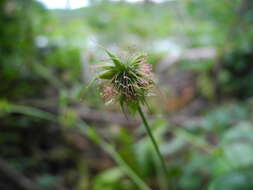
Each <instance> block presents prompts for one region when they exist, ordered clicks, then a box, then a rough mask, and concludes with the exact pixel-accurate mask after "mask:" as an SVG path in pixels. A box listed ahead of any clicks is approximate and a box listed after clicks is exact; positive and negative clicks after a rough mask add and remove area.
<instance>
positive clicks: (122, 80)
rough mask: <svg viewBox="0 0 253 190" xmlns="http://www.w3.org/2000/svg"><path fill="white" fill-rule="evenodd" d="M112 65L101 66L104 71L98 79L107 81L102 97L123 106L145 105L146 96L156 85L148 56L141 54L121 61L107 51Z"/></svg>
mask: <svg viewBox="0 0 253 190" xmlns="http://www.w3.org/2000/svg"><path fill="white" fill-rule="evenodd" d="M106 52H107V54H108V56H109V57H110V59H111V61H112V62H111V63H107V64H103V65H101V68H103V71H102V72H101V73H99V75H98V77H96V79H101V80H106V83H104V84H103V88H102V96H103V97H104V98H105V99H106V100H107V101H111V100H118V101H119V102H120V104H121V106H124V105H125V104H126V105H138V104H139V103H142V104H143V103H145V99H146V96H148V95H149V92H150V90H151V89H152V87H153V85H154V81H153V79H152V77H153V75H152V72H151V71H152V67H151V65H150V64H148V63H147V56H146V55H143V54H139V55H136V56H130V57H129V58H128V59H119V58H118V57H116V56H115V55H113V54H111V53H110V52H108V51H106Z"/></svg>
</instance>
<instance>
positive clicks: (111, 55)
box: [105, 50, 123, 68]
mask: <svg viewBox="0 0 253 190" xmlns="http://www.w3.org/2000/svg"><path fill="white" fill-rule="evenodd" d="M105 52H106V53H107V55H108V56H109V57H110V58H111V60H112V61H113V63H114V65H115V66H116V67H118V68H122V66H123V64H122V63H121V61H120V60H119V59H118V58H117V57H116V56H115V55H113V54H112V53H110V52H109V51H107V50H105Z"/></svg>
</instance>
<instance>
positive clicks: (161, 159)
mask: <svg viewBox="0 0 253 190" xmlns="http://www.w3.org/2000/svg"><path fill="white" fill-rule="evenodd" d="M138 112H139V114H140V116H141V119H142V121H143V124H144V126H145V129H146V131H147V133H148V136H149V138H150V140H151V142H152V144H153V146H154V149H155V152H156V154H157V156H158V157H159V160H160V162H161V167H162V169H163V171H164V178H165V179H166V177H167V174H168V169H167V166H166V163H165V160H164V158H163V156H162V154H161V152H160V150H159V147H158V144H157V142H156V140H155V138H154V136H153V133H152V131H151V129H150V126H149V124H148V122H147V119H146V117H145V115H144V113H143V111H142V109H141V106H140V105H139V106H138Z"/></svg>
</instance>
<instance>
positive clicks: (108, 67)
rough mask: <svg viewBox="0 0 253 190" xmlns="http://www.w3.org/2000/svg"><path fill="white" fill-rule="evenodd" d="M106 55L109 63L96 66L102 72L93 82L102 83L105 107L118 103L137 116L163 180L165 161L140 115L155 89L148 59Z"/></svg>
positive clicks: (145, 121) (165, 172) (142, 56)
mask: <svg viewBox="0 0 253 190" xmlns="http://www.w3.org/2000/svg"><path fill="white" fill-rule="evenodd" d="M105 51H106V53H107V54H108V56H109V57H110V61H111V62H110V63H104V64H101V65H99V66H98V67H99V68H102V69H103V71H101V73H99V74H98V76H97V77H96V78H94V80H101V89H102V92H101V94H102V96H103V98H104V99H105V100H106V102H107V103H111V102H118V103H119V104H120V106H121V108H122V110H123V112H125V110H126V109H127V110H130V111H131V112H132V113H137V112H138V113H139V115H140V117H141V119H142V121H143V124H144V126H145V129H146V131H147V133H148V135H149V138H150V140H151V142H152V144H153V146H154V149H155V152H156V154H157V156H158V157H159V160H160V162H161V167H162V168H163V171H164V172H163V173H164V176H165V177H166V176H167V168H166V164H165V160H164V159H163V157H162V155H161V152H160V150H159V147H158V144H157V142H156V140H155V138H154V136H153V134H152V131H151V129H150V126H149V124H148V121H147V119H146V117H145V115H144V113H143V111H142V106H145V105H147V100H146V98H147V97H148V96H150V95H151V94H152V93H150V92H151V89H152V88H153V87H154V85H155V83H154V80H153V74H152V67H151V65H150V64H148V62H147V56H146V55H145V54H139V55H134V56H129V57H127V58H124V57H123V58H121V59H120V58H118V57H116V56H115V55H113V54H112V53H110V52H109V51H107V50H105Z"/></svg>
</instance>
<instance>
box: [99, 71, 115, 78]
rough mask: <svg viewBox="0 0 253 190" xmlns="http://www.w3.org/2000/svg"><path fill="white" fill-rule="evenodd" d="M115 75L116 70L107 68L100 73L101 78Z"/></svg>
mask: <svg viewBox="0 0 253 190" xmlns="http://www.w3.org/2000/svg"><path fill="white" fill-rule="evenodd" d="M114 75H115V71H114V70H107V71H103V72H101V73H100V74H99V75H98V78H99V79H108V80H109V79H112V78H113V76H114Z"/></svg>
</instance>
